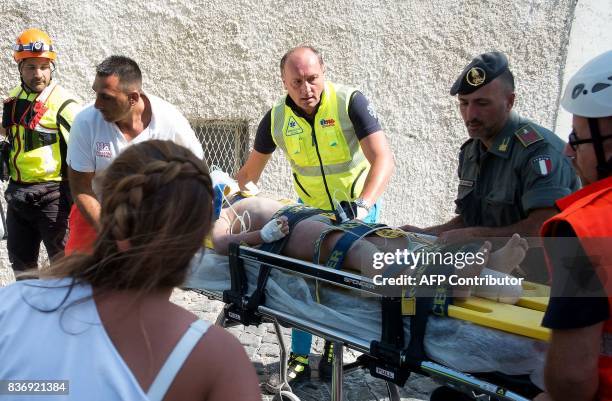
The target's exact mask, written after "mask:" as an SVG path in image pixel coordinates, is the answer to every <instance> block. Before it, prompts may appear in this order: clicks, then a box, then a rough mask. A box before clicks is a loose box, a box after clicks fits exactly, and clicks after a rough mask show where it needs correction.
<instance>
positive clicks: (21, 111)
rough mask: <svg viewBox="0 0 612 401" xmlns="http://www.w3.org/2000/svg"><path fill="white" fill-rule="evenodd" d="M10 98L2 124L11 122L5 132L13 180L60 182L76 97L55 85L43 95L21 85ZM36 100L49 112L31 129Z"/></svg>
mask: <svg viewBox="0 0 612 401" xmlns="http://www.w3.org/2000/svg"><path fill="white" fill-rule="evenodd" d="M9 96H10V97H9V99H7V100H5V104H4V110H3V125H4V123H5V122H7V123H8V124H7V126H6V127H5V129H6V134H7V137H8V139H9V142H10V144H11V147H10V160H9V170H10V175H11V179H12V180H13V181H16V182H22V183H35V182H47V181H61V180H62V171H63V170H65V164H66V152H67V144H68V137H69V134H70V126H71V125H72V121H73V119H74V115H75V114H76V113H77V111H78V109H79V107H78V105H77V103H76V102H75V100H74V98H73V97H72V96H71V94H70V93H68V91H66V90H65V89H63V88H61V87H60V86H58V85H56V84H54V83H53V82H52V83H51V84H50V85H49V86H48V87H47V88H46V89H45V90H44V91H43V92H41V93H40V94H38V93H27V92H26V91H25V90H24V89H23V88H22V87H21V86H18V87H16V88H14V89H13V90H11V92H10V94H9ZM37 99H38V100H39V101H40V103H41V104H44V106H45V107H46V108H47V110H46V112H45V113H44V114H43V115H42V117H41V118H40V120H39V121H38V123H37V124H36V126H35V127H31V128H28V123H29V121H30V119H31V117H32V116H33V115H34V114H35V110H34V105H35V102H36V100H37ZM11 101H12V102H11ZM17 102H19V103H17ZM66 178H67V177H64V179H66Z"/></svg>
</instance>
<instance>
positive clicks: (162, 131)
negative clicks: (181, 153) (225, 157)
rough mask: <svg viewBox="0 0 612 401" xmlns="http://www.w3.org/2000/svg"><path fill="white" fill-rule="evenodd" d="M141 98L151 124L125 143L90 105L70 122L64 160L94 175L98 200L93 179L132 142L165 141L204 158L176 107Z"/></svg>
mask: <svg viewBox="0 0 612 401" xmlns="http://www.w3.org/2000/svg"><path fill="white" fill-rule="evenodd" d="M145 96H146V97H147V99H149V102H150V103H151V109H152V116H151V122H150V123H149V125H148V126H147V127H146V128H145V130H144V131H142V132H141V133H140V134H138V135H137V136H136V137H135V138H134V139H133V140H131V141H129V142H128V141H127V139H125V137H124V136H123V134H122V133H121V131H120V130H119V127H117V124H115V123H110V122H108V121H106V120H105V119H104V117H103V116H102V113H100V112H99V111H98V110H97V109H96V108H95V107H94V106H93V104H90V105H88V106H86V107H85V108H83V110H81V112H79V113H78V114H77V115H76V117H75V119H74V122H73V123H72V128H71V129H70V141H68V154H67V157H66V161H67V163H68V165H69V166H70V167H71V168H72V169H73V170H76V171H80V172H87V173H91V172H95V175H94V181H93V190H94V192H95V193H96V195H97V196H98V198H100V192H99V183H97V180H96V177H98V176H99V173H100V172H101V171H103V170H104V169H106V168H107V167H108V166H109V165H110V164H111V163H112V161H113V160H114V159H115V158H116V157H117V155H118V154H119V153H121V152H122V151H123V149H125V148H127V147H128V146H130V145H133V144H135V143H140V142H144V141H147V140H149V139H161V140H169V141H173V142H174V143H176V144H178V145H182V146H184V147H186V148H188V149H190V150H191V151H192V152H193V153H194V154H195V155H196V156H197V157H199V158H200V159H203V158H204V151H203V150H202V145H201V144H200V142H199V141H198V138H197V137H196V135H195V133H194V132H193V129H192V128H191V126H190V125H189V122H188V121H187V119H186V118H185V117H184V116H183V115H182V114H181V113H180V112H179V111H178V110H177V109H176V107H174V106H173V105H171V104H170V103H168V102H166V101H165V100H163V99H160V98H158V97H157V96H153V95H149V94H145Z"/></svg>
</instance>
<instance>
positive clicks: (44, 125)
mask: <svg viewBox="0 0 612 401" xmlns="http://www.w3.org/2000/svg"><path fill="white" fill-rule="evenodd" d="M13 58H14V59H15V61H16V62H17V68H18V70H19V75H20V77H21V84H20V85H18V86H16V87H15V88H14V89H13V90H11V91H10V93H9V97H8V98H7V99H6V100H4V105H3V113H2V134H3V136H4V137H5V138H6V140H7V142H8V146H6V148H5V150H6V151H5V152H4V153H3V155H2V156H3V162H4V163H3V164H4V166H5V168H7V169H8V176H9V177H8V178H9V184H8V188H7V190H6V193H5V198H6V201H7V204H8V212H7V230H8V241H7V247H8V252H9V259H10V261H11V264H12V267H13V270H14V271H15V272H18V271H22V270H25V269H29V268H35V267H36V266H37V261H38V253H39V249H40V242H41V241H43V242H44V244H45V248H46V249H47V252H48V254H49V257H50V258H52V257H54V256H56V255H58V254H61V253H62V251H63V249H64V244H65V241H66V237H67V233H68V212H69V211H70V203H71V198H70V192H69V187H68V181H67V177H66V162H65V159H66V149H67V142H68V136H69V133H70V125H71V124H72V120H73V118H74V115H75V114H76V113H77V111H78V110H79V106H78V104H77V102H76V101H75V100H74V96H72V94H70V93H69V92H68V91H66V90H65V89H64V88H62V87H60V86H59V85H57V83H56V82H55V81H53V80H52V75H53V71H54V70H55V59H56V52H55V48H54V45H53V43H52V42H51V39H50V38H49V36H48V35H47V34H46V33H45V32H43V31H41V30H38V29H28V30H26V31H24V32H23V33H22V34H21V35H19V37H18V38H17V42H16V43H15V45H14V47H13ZM5 173H6V171H5ZM4 175H5V176H6V175H7V174H4Z"/></svg>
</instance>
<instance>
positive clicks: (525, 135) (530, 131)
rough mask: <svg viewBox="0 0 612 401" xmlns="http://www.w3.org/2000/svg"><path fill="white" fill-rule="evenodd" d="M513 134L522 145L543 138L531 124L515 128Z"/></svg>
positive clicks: (531, 143)
mask: <svg viewBox="0 0 612 401" xmlns="http://www.w3.org/2000/svg"><path fill="white" fill-rule="evenodd" d="M514 136H516V137H517V138H518V140H519V141H520V142H521V143H522V144H523V146H524V147H528V146H530V145H533V144H534V143H536V142H539V141H542V140H544V137H543V136H542V135H541V134H540V133H539V132H538V131H537V130H536V129H535V128H534V127H532V126H531V125H529V124H527V125H523V126H522V127H521V128H519V129H518V130H516V132H515V133H514Z"/></svg>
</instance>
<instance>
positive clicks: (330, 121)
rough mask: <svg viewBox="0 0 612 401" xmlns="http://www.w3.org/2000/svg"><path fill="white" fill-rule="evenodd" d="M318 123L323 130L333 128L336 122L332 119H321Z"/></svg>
mask: <svg viewBox="0 0 612 401" xmlns="http://www.w3.org/2000/svg"><path fill="white" fill-rule="evenodd" d="M319 123H320V124H321V127H323V128H327V127H333V126H335V125H336V120H334V119H333V118H330V119H328V120H326V119H324V118H322V119H321V121H319Z"/></svg>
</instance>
